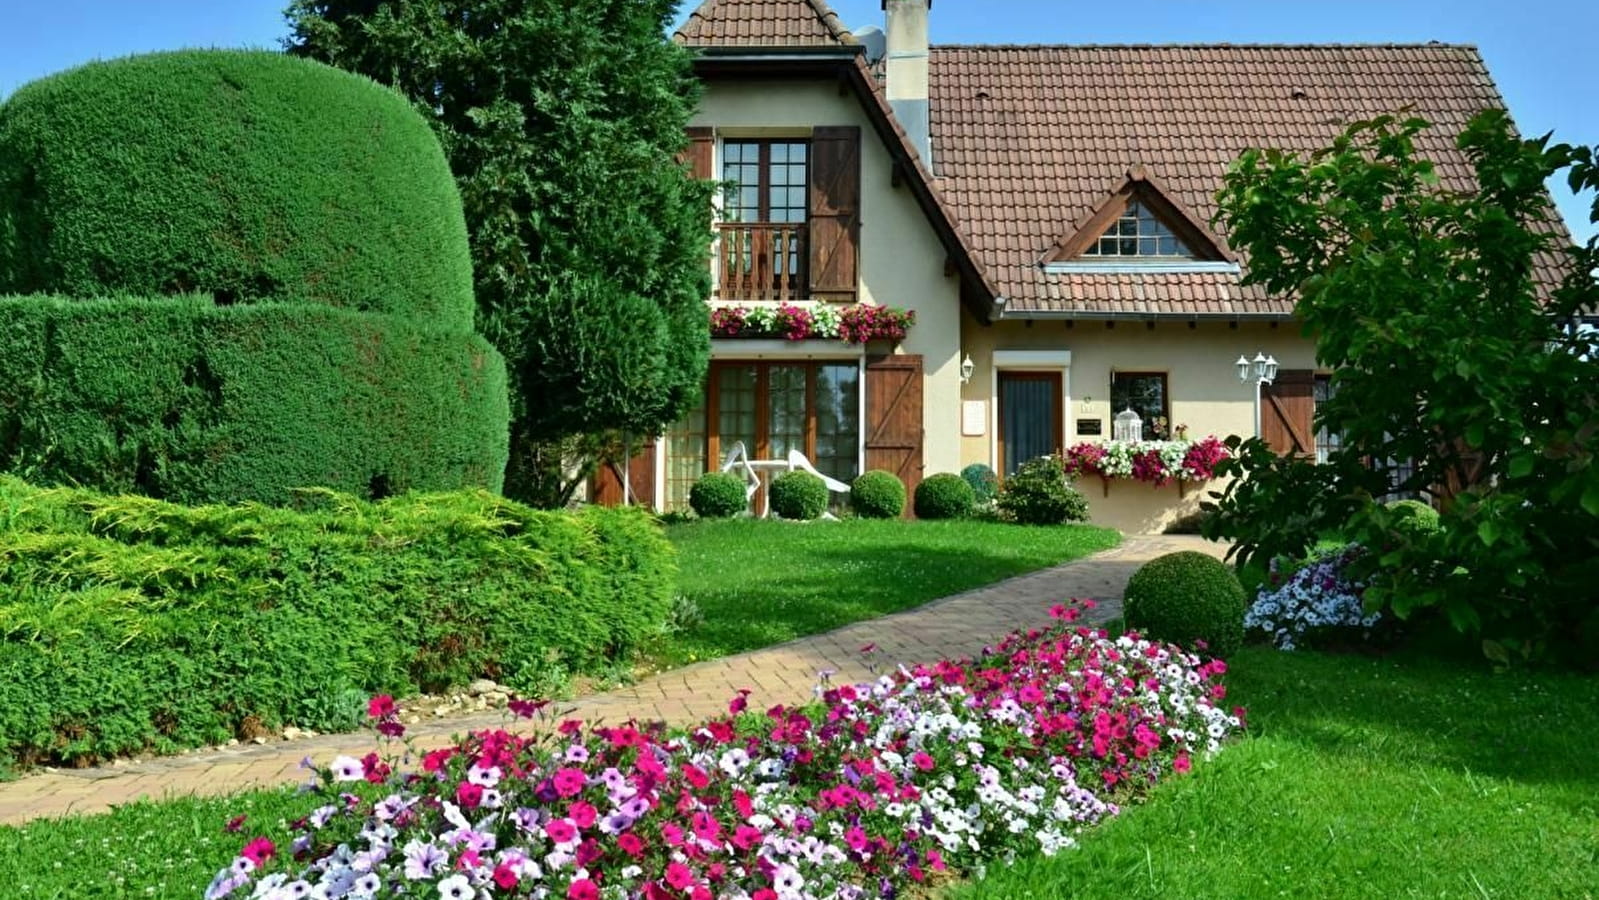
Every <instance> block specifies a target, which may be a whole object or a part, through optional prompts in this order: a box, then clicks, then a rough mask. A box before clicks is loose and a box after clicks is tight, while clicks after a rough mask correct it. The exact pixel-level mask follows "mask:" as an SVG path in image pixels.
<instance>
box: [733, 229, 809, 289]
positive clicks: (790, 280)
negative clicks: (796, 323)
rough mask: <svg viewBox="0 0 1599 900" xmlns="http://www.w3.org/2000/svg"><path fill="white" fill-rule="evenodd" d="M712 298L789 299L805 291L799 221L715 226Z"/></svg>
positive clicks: (805, 251)
mask: <svg viewBox="0 0 1599 900" xmlns="http://www.w3.org/2000/svg"><path fill="white" fill-rule="evenodd" d="M716 230H717V233H718V240H717V246H718V247H719V250H718V261H717V276H718V277H717V289H716V298H717V299H718V300H726V301H733V302H755V301H772V302H792V301H796V300H803V299H805V297H806V296H807V294H808V293H809V289H808V286H807V284H806V278H805V265H806V263H807V262H808V260H809V258H810V257H809V255H808V254H809V249H808V248H807V247H806V245H805V225H804V223H802V222H724V223H722V224H720V225H718V226H717V229H716Z"/></svg>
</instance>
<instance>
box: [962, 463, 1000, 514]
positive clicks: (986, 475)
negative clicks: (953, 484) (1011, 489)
mask: <svg viewBox="0 0 1599 900" xmlns="http://www.w3.org/2000/svg"><path fill="white" fill-rule="evenodd" d="M961 478H964V479H965V480H966V483H967V484H969V485H971V486H972V495H973V496H974V497H976V498H977V505H978V506H987V505H989V504H990V503H993V502H994V498H995V497H998V496H999V476H998V475H997V474H995V472H994V470H993V469H991V468H989V467H988V466H987V465H985V464H983V463H972V464H971V465H969V466H967V467H966V468H964V469H961Z"/></svg>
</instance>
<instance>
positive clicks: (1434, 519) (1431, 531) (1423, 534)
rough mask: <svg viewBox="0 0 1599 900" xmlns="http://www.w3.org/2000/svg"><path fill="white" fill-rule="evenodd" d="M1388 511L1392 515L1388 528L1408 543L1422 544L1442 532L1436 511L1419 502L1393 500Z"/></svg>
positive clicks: (1441, 524) (1441, 525) (1441, 523)
mask: <svg viewBox="0 0 1599 900" xmlns="http://www.w3.org/2000/svg"><path fill="white" fill-rule="evenodd" d="M1388 511H1389V512H1390V513H1392V514H1393V516H1392V518H1391V519H1390V523H1389V527H1390V528H1392V529H1393V530H1394V531H1395V532H1397V533H1398V534H1399V535H1400V537H1402V538H1404V539H1405V540H1406V541H1407V542H1408V543H1412V544H1415V543H1423V542H1425V541H1427V540H1428V539H1429V538H1431V537H1432V536H1433V535H1436V534H1438V533H1439V532H1441V531H1443V522H1442V521H1441V520H1440V519H1439V517H1438V510H1436V509H1433V508H1432V507H1431V506H1428V505H1427V504H1425V503H1423V502H1421V501H1420V500H1395V501H1393V502H1392V503H1389V504H1388Z"/></svg>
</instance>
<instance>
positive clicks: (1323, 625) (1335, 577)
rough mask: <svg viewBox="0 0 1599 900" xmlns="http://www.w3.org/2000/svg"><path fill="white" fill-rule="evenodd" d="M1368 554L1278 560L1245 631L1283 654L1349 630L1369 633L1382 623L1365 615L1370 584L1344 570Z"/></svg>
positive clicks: (1345, 550)
mask: <svg viewBox="0 0 1599 900" xmlns="http://www.w3.org/2000/svg"><path fill="white" fill-rule="evenodd" d="M1363 552H1364V551H1363V550H1362V549H1361V548H1360V547H1359V546H1358V545H1355V544H1350V545H1348V546H1346V547H1340V548H1337V549H1334V550H1327V551H1323V552H1320V553H1316V554H1313V555H1312V556H1311V557H1310V559H1308V560H1306V561H1305V562H1302V563H1299V564H1297V567H1295V566H1292V565H1291V564H1289V563H1287V561H1286V560H1284V559H1281V558H1279V559H1274V560H1272V561H1271V567H1270V569H1269V571H1268V573H1267V576H1266V577H1267V585H1268V586H1267V587H1265V588H1262V589H1261V591H1260V596H1259V597H1257V598H1256V599H1255V602H1254V603H1253V604H1251V605H1250V607H1249V612H1248V613H1246V614H1245V615H1244V627H1245V628H1246V629H1248V630H1250V631H1253V632H1257V633H1260V634H1263V635H1265V636H1266V637H1268V638H1270V640H1271V642H1272V644H1273V645H1274V646H1276V647H1277V649H1279V650H1293V649H1296V648H1297V647H1299V646H1301V645H1303V644H1305V643H1307V642H1310V643H1314V642H1315V641H1316V640H1318V639H1324V638H1328V637H1331V636H1334V635H1338V634H1348V633H1350V632H1360V633H1363V634H1368V635H1369V633H1370V631H1371V629H1372V628H1374V627H1375V626H1376V625H1377V624H1378V623H1379V622H1380V621H1381V620H1382V616H1381V614H1379V613H1368V612H1366V608H1365V602H1364V600H1363V599H1362V597H1363V595H1364V593H1365V590H1366V585H1365V584H1364V583H1362V582H1360V581H1357V580H1355V579H1354V578H1352V577H1350V575H1349V574H1348V573H1347V572H1346V571H1345V570H1346V569H1348V568H1349V564H1350V563H1351V562H1353V561H1354V560H1355V558H1356V557H1358V556H1360V555H1361V554H1362V553H1363Z"/></svg>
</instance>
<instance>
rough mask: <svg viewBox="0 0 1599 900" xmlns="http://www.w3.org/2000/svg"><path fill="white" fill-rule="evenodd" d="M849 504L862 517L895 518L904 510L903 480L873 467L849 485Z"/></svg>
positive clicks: (891, 473)
mask: <svg viewBox="0 0 1599 900" xmlns="http://www.w3.org/2000/svg"><path fill="white" fill-rule="evenodd" d="M849 505H850V508H851V509H853V510H855V514H856V515H857V516H860V517H861V518H863V519H897V518H899V517H900V516H901V515H903V514H904V512H905V482H903V481H900V480H899V476H897V475H895V474H894V473H893V472H885V471H883V470H882V469H873V470H872V471H870V472H867V473H866V474H864V475H862V476H861V477H859V478H857V479H855V483H854V484H852V485H850V486H849Z"/></svg>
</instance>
